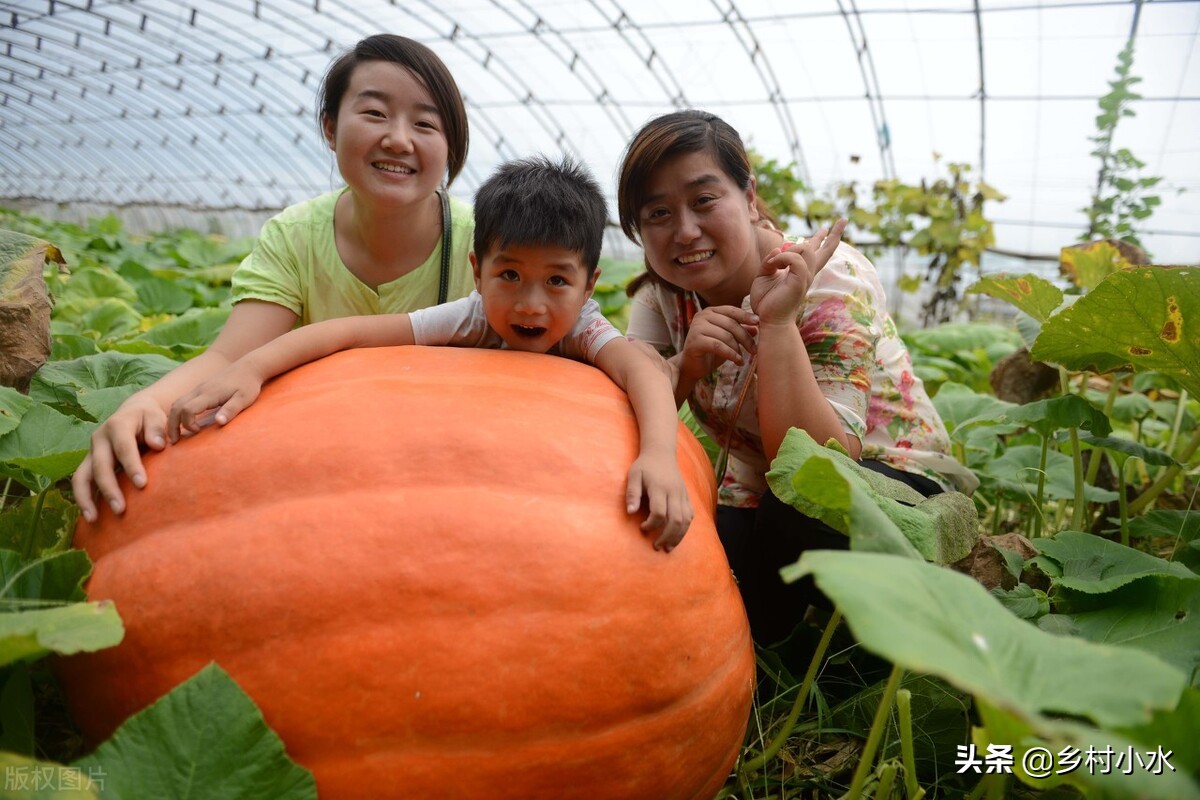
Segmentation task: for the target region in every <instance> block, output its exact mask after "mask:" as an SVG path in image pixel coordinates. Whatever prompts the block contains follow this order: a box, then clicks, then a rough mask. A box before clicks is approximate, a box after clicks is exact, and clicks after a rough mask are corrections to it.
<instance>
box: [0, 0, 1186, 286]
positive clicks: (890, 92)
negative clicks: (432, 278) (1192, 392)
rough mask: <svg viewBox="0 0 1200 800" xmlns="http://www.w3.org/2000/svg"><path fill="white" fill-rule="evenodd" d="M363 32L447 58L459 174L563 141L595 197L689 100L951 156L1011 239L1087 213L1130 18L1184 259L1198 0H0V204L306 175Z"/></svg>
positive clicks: (173, 197)
mask: <svg viewBox="0 0 1200 800" xmlns="http://www.w3.org/2000/svg"><path fill="white" fill-rule="evenodd" d="M380 31H387V32H393V33H399V34H403V35H406V36H409V37H412V38H415V39H418V40H420V41H422V42H424V43H426V44H428V45H429V46H430V47H432V48H433V49H434V50H435V51H436V52H437V53H438V54H439V55H440V56H441V57H442V58H443V59H444V60H445V61H446V63H447V64H448V65H449V67H450V69H451V71H452V73H453V74H454V75H455V77H456V79H457V80H458V82H459V85H460V86H461V88H462V91H463V94H464V95H465V97H466V101H467V110H468V114H469V117H470V123H471V151H470V158H469V161H468V163H467V166H466V168H465V169H464V171H463V173H462V175H461V176H460V177H459V179H458V180H457V181H456V182H455V184H454V185H453V187H452V190H453V192H454V193H456V194H458V195H460V196H462V197H464V198H468V199H469V198H470V196H471V195H472V194H473V192H474V190H475V188H476V187H477V186H478V184H479V183H480V181H481V180H482V179H483V178H484V177H485V176H486V175H487V174H488V173H489V172H490V171H491V170H492V168H493V167H494V166H495V165H496V164H497V163H499V162H500V161H503V160H505V159H508V158H512V157H515V156H521V155H527V154H531V153H537V152H542V153H549V154H554V153H559V152H568V153H572V154H575V155H577V156H579V157H581V158H582V159H584V160H585V161H586V162H587V163H588V164H590V165H591V167H592V168H593V170H594V171H595V173H596V174H597V176H598V177H600V178H601V180H602V181H603V182H605V183H606V185H607V187H608V191H609V197H610V210H611V212H612V215H613V216H615V204H614V203H613V199H612V198H613V191H612V184H613V176H614V173H615V171H616V166H617V163H618V161H619V158H620V155H621V151H622V149H623V147H624V145H625V143H626V141H627V140H628V139H629V137H630V135H631V134H632V133H633V132H634V131H635V130H636V129H637V128H638V127H639V126H640V125H641V124H642V123H643V122H645V121H646V120H647V119H649V118H650V117H652V116H655V115H657V114H660V113H663V112H666V111H669V110H672V109H675V108H681V107H697V108H704V109H707V110H710V111H713V112H715V113H717V114H719V115H721V116H723V117H725V118H726V119H728V120H729V121H730V122H731V123H732V124H733V125H734V126H735V127H737V128H738V129H739V130H740V131H741V132H742V134H743V137H744V138H745V139H746V140H747V142H748V143H749V144H751V145H752V146H753V147H754V148H755V150H757V151H758V152H759V153H760V154H762V155H763V156H764V157H766V158H771V159H776V160H777V161H779V162H782V163H788V162H794V164H795V169H796V171H797V172H798V173H799V174H800V175H801V176H802V177H803V178H804V179H805V180H806V181H807V182H808V183H809V185H811V186H813V187H815V188H817V189H821V190H824V189H827V188H828V187H831V186H833V185H835V184H837V183H840V182H847V181H855V182H857V184H858V185H859V186H870V185H872V184H873V183H874V182H875V181H877V180H879V179H881V178H898V179H900V180H903V181H908V182H916V181H919V180H922V179H925V180H933V179H936V178H938V177H941V176H944V175H945V174H946V164H948V163H951V162H960V163H966V164H969V165H971V169H972V171H971V173H970V176H971V177H972V178H973V179H982V180H985V181H986V182H987V183H988V184H990V185H992V186H994V187H995V188H997V189H998V190H999V191H1001V192H1003V193H1004V194H1006V195H1007V197H1008V199H1007V200H1006V201H1005V202H1003V203H997V204H990V205H989V206H988V214H989V215H990V216H991V218H992V219H994V220H995V222H996V237H997V242H996V245H997V247H998V248H1000V249H1002V250H1006V251H1010V252H1015V253H1022V254H1030V255H1043V254H1055V253H1057V252H1058V249H1059V248H1060V247H1061V246H1063V245H1065V244H1070V243H1071V242H1073V241H1074V240H1076V239H1077V238H1078V237H1079V235H1080V234H1081V233H1082V232H1083V231H1084V229H1085V228H1086V225H1087V219H1086V216H1085V215H1084V213H1083V211H1082V209H1083V208H1084V207H1085V206H1087V205H1088V204H1089V203H1090V200H1091V196H1092V193H1093V192H1094V191H1095V189H1096V184H1097V175H1098V169H1099V162H1098V160H1097V158H1096V157H1095V156H1094V155H1092V150H1093V149H1094V148H1095V145H1094V144H1093V142H1092V141H1091V140H1090V138H1089V137H1092V136H1095V135H1096V115H1097V113H1098V100H1099V98H1100V97H1101V96H1102V95H1104V94H1105V93H1106V92H1108V91H1109V81H1110V80H1113V79H1114V75H1115V68H1116V65H1117V55H1118V53H1119V52H1120V51H1121V50H1122V48H1123V47H1124V46H1125V44H1126V42H1127V41H1129V40H1130V39H1131V38H1132V39H1133V42H1134V59H1133V67H1132V74H1133V75H1135V76H1137V77H1139V78H1141V79H1142V80H1141V82H1140V83H1139V84H1137V86H1136V87H1135V88H1136V91H1138V92H1139V93H1140V94H1141V95H1142V97H1141V99H1139V100H1136V101H1134V102H1133V104H1132V106H1131V108H1132V110H1133V111H1134V113H1135V115H1134V116H1132V117H1126V118H1123V119H1122V120H1121V121H1120V123H1119V125H1118V127H1117V130H1116V133H1115V137H1114V146H1115V147H1121V148H1127V149H1128V150H1129V151H1130V152H1131V153H1132V154H1133V155H1134V156H1136V157H1137V158H1138V159H1140V160H1141V161H1143V162H1144V163H1145V167H1144V168H1143V170H1142V174H1143V175H1144V176H1161V177H1162V178H1163V181H1162V183H1161V184H1160V185H1159V187H1157V189H1156V191H1158V193H1159V194H1160V196H1161V197H1162V205H1161V206H1160V207H1158V208H1157V209H1156V210H1155V211H1154V213H1153V215H1152V216H1151V217H1150V218H1148V219H1146V220H1145V221H1144V223H1143V227H1142V241H1143V243H1144V244H1145V245H1146V247H1147V249H1148V250H1150V251H1151V253H1152V254H1153V255H1154V257H1155V261H1156V262H1157V263H1197V262H1200V224H1197V223H1198V221H1200V133H1198V131H1200V50H1198V45H1197V41H1198V34H1200V0H1120V1H1117V0H1114V1H1112V2H1099V1H1097V2H1080V1H1078V0H1042V2H1034V1H1033V0H974V2H972V0H857V2H856V0H793V1H792V2H786V1H785V0H705V1H704V2H701V0H687V2H683V1H682V0H668V2H655V3H629V2H622V0H556V1H555V2H535V1H534V0H504V1H503V2H500V1H499V0H496V1H494V2H493V1H491V0H436V2H434V1H432V0H394V1H393V2H383V1H382V0H194V1H191V2H188V1H184V2H168V0H69V1H66V0H0V170H2V174H0V203H3V202H4V201H5V199H7V200H9V201H15V200H25V201H30V200H34V201H42V202H44V203H55V204H64V207H65V205H66V204H73V203H74V204H78V203H85V202H86V203H90V204H96V203H99V204H109V205H113V206H135V207H143V206H147V205H149V206H157V207H163V208H168V209H181V210H185V209H192V210H194V209H201V210H216V209H235V210H253V211H262V210H264V209H275V208H280V207H283V206H285V205H287V204H289V203H292V202H295V201H297V200H300V199H303V198H305V197H308V196H311V195H314V194H317V193H319V192H322V191H327V190H328V189H330V188H332V187H333V186H336V185H337V184H338V181H339V178H338V176H337V173H336V169H335V167H334V164H333V161H332V159H331V157H330V154H329V152H328V150H327V149H326V148H325V147H324V145H323V143H322V141H321V140H320V138H319V136H318V133H317V128H316V124H315V121H314V96H315V92H316V88H317V85H318V83H319V81H320V78H321V75H322V73H323V71H324V69H325V67H326V66H327V65H328V63H329V61H330V60H331V58H332V57H333V56H335V55H336V54H337V53H338V52H339V51H340V50H341V49H342V48H344V47H346V46H348V45H351V44H353V43H354V42H355V41H357V40H358V39H360V38H362V37H363V36H366V35H369V34H371V33H376V32H380ZM50 207H51V208H55V206H50ZM617 238H618V237H615V236H614V237H612V239H611V240H610V241H615V240H616V239H617Z"/></svg>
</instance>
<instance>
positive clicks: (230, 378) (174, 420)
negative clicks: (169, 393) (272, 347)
mask: <svg viewBox="0 0 1200 800" xmlns="http://www.w3.org/2000/svg"><path fill="white" fill-rule="evenodd" d="M262 385H263V380H262V378H261V377H260V376H259V375H258V374H257V373H256V372H255V371H254V370H253V369H251V368H250V367H248V366H246V365H244V364H241V363H236V362H235V363H234V364H231V365H230V366H229V367H228V368H226V369H225V370H223V371H222V372H221V373H220V374H218V375H215V376H213V377H212V378H210V379H209V380H207V381H205V382H204V383H202V384H200V385H199V386H197V387H196V388H195V389H193V390H192V391H190V392H188V393H187V394H185V395H184V396H183V397H181V398H179V399H178V400H176V401H175V402H174V403H172V404H171V413H170V415H168V417H167V435H168V436H169V437H170V439H171V442H172V443H175V442H177V441H179V437H180V436H181V435H182V436H190V435H192V434H194V433H199V432H200V429H201V428H203V427H205V426H206V425H208V424H210V423H212V422H215V423H217V424H218V425H225V424H227V423H228V422H229V421H230V420H232V419H233V418H234V417H236V416H237V415H238V414H239V413H241V412H242V410H243V409H245V408H246V407H247V406H249V405H250V404H251V403H253V402H254V401H255V400H257V399H258V393H259V392H260V391H261V390H262ZM210 411H211V412H213V413H212V414H211V416H210V415H209V413H208V412H210Z"/></svg>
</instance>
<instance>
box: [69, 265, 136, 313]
mask: <svg viewBox="0 0 1200 800" xmlns="http://www.w3.org/2000/svg"><path fill="white" fill-rule="evenodd" d="M108 297H114V298H117V299H120V300H124V301H125V302H126V303H130V304H132V303H136V302H137V291H136V290H135V289H134V288H133V287H132V286H130V285H129V282H128V281H127V280H125V279H124V278H122V277H121V276H120V275H118V274H117V273H115V272H113V271H112V270H110V269H107V268H96V267H93V268H91V269H80V270H76V271H75V274H73V275H72V276H71V278H70V280H68V281H67V286H66V291H64V292H63V294H62V297H61V298H60V299H61V300H63V301H64V302H71V301H73V300H77V299H89V300H90V299H104V298H108Z"/></svg>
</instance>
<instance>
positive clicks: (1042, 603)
mask: <svg viewBox="0 0 1200 800" xmlns="http://www.w3.org/2000/svg"><path fill="white" fill-rule="evenodd" d="M991 595H992V597H994V598H996V599H997V600H999V601H1000V605H1002V606H1004V607H1005V608H1007V609H1008V610H1009V611H1010V612H1012V614H1013V615H1015V616H1017V617H1020V618H1021V619H1037V618H1038V617H1041V616H1044V615H1046V614H1049V613H1050V600H1049V598H1047V597H1046V593H1045V592H1042V591H1039V590H1037V589H1034V588H1033V587H1032V586H1030V585H1029V584H1027V583H1019V584H1017V585H1016V586H1014V587H1013V588H1012V589H1002V588H1000V587H999V586H997V587H996V588H995V589H992V591H991Z"/></svg>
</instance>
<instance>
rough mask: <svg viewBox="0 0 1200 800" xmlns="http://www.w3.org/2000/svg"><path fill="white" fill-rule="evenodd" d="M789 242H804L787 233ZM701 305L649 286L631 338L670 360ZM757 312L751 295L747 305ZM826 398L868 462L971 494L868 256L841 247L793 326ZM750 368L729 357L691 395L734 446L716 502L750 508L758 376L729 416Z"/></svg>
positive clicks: (700, 416) (717, 436) (638, 303)
mask: <svg viewBox="0 0 1200 800" xmlns="http://www.w3.org/2000/svg"><path fill="white" fill-rule="evenodd" d="M788 239H789V241H802V239H798V238H797V237H788ZM701 308H703V305H702V301H701V300H700V297H699V296H698V295H696V294H695V293H693V292H686V293H684V292H680V291H678V290H674V289H672V288H668V287H667V286H665V285H663V284H662V283H661V282H653V281H652V282H647V283H646V284H645V285H644V286H642V287H641V288H640V289H639V290H638V292H637V294H636V295H635V296H634V298H633V307H632V309H631V314H630V322H629V330H628V335H629V338H630V339H636V340H638V341H643V342H646V343H648V344H650V345H651V346H653V347H654V348H655V349H657V350H658V351H659V352H660V353H662V354H663V355H664V356H667V357H670V356H672V355H675V354H676V353H678V352H679V351H681V350H682V349H683V343H684V340H685V339H686V338H687V333H688V328H689V326H690V324H691V321H692V318H693V317H694V316H695V315H696V313H697V312H698V311H699V310H700V309H701ZM742 308H744V309H747V310H749V309H750V298H749V297H748V296H747V297H746V298H745V299H744V300H743V301H742ZM796 324H797V325H798V326H799V328H800V334H801V337H802V338H803V339H804V344H805V346H806V347H807V349H808V356H809V360H810V361H811V362H812V367H813V372H814V373H815V374H816V379H817V383H818V385H819V386H820V387H821V391H822V393H823V394H824V395H825V398H826V399H827V400H828V401H829V404H830V405H831V406H832V407H833V409H834V411H836V412H837V414H838V416H839V417H840V418H841V420H842V423H843V425H844V427H845V430H846V431H847V432H849V433H852V434H853V435H855V436H857V437H858V438H859V440H860V441H861V442H862V455H861V458H864V459H875V460H877V461H881V462H883V463H885V464H888V465H889V466H892V467H894V468H896V469H900V470H904V471H907V472H913V473H916V474H918V475H924V476H925V477H927V478H930V479H932V480H934V481H936V482H937V483H938V484H939V485H941V486H942V487H943V488H957V489H960V490H962V491H966V492H970V491H973V490H974V489H975V487H976V486H977V485H978V483H979V482H978V480H977V479H976V478H975V476H974V474H973V473H971V471H970V470H968V469H966V468H964V467H963V466H961V465H960V464H959V463H958V462H957V461H955V460H954V459H953V458H952V457H951V456H949V455H948V452H949V450H950V438H949V436H948V435H947V434H946V428H945V426H944V425H943V424H942V419H941V417H940V416H939V415H938V413H937V409H935V408H934V406H933V403H932V402H931V401H930V399H929V395H927V394H926V393H925V387H924V385H923V384H922V382H921V379H920V378H918V377H917V376H916V375H915V374H914V373H913V368H912V361H911V360H910V358H909V355H908V348H907V347H905V345H904V342H903V341H902V340H901V338H900V335H899V333H898V332H897V330H896V325H895V323H894V322H893V321H892V318H891V316H890V315H889V314H888V312H887V304H886V300H885V298H884V293H883V286H882V284H880V282H879V275H878V273H876V271H875V267H874V266H873V265H872V264H871V262H870V261H869V260H867V258H866V256H864V255H863V254H862V253H860V252H858V251H857V250H855V249H854V248H853V247H850V246H849V245H847V244H845V243H843V244H840V245H839V246H838V249H837V250H836V251H835V253H834V255H833V257H832V258H830V260H829V263H827V264H826V265H825V267H824V268H823V269H822V270H821V271H820V272H818V273H817V276H816V278H815V280H814V281H813V284H812V286H811V287H810V289H809V292H808V296H807V298H806V299H805V302H804V305H803V306H802V307H801V310H800V315H799V317H798V319H797V320H796ZM749 366H750V360H749V359H747V360H746V363H745V364H744V365H743V366H738V365H737V364H735V363H733V362H732V361H726V362H725V363H723V364H721V366H719V367H718V368H717V369H716V370H714V371H713V372H712V373H710V374H709V375H707V376H706V377H704V378H702V379H701V380H700V381H698V382H697V383H696V386H695V388H694V389H693V390H692V394H691V396H690V397H689V398H688V404H689V405H690V406H691V409H692V413H693V415H694V416H695V417H696V421H697V422H699V423H700V426H701V427H702V428H703V429H704V430H705V432H706V433H708V435H709V436H711V437H712V438H713V441H715V442H716V443H717V444H718V445H723V444H724V443H725V442H726V441H728V442H729V443H730V444H729V463H728V466H727V469H726V471H725V475H724V478H723V479H722V482H721V486H720V487H719V495H718V502H719V503H720V504H721V505H725V506H734V507H742V508H753V507H756V506H757V505H758V500H759V498H760V497H761V496H762V495H763V493H764V492H766V490H767V485H766V479H765V475H766V472H767V469H768V467H769V464H768V462H767V458H766V454H765V453H764V451H763V445H762V437H761V436H760V434H759V427H758V413H757V410H756V409H757V407H758V406H757V397H756V395H757V386H756V376H755V375H749V376H748V378H749V380H750V388H749V391H748V392H747V395H746V400H745V402H744V405H743V406H742V410H741V413H740V415H739V417H738V419H737V420H736V421H734V420H733V419H732V418H731V417H732V415H733V413H734V409H735V406H736V405H737V401H738V395H739V394H740V393H741V390H742V385H743V383H744V382H745V380H746V379H747V375H746V372H747V369H748V368H749Z"/></svg>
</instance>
